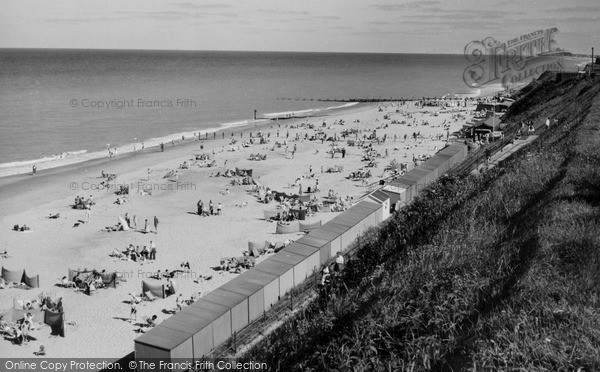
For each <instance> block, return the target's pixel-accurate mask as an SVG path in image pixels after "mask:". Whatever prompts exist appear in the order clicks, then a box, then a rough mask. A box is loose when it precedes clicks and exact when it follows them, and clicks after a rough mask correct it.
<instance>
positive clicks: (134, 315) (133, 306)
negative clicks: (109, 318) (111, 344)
mask: <svg viewBox="0 0 600 372" xmlns="http://www.w3.org/2000/svg"><path fill="white" fill-rule="evenodd" d="M132 319H133V321H134V322H137V304H136V303H135V300H131V312H130V314H129V322H131V320H132Z"/></svg>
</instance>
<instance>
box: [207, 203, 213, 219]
mask: <svg viewBox="0 0 600 372" xmlns="http://www.w3.org/2000/svg"><path fill="white" fill-rule="evenodd" d="M208 210H209V211H210V215H211V216H212V215H213V214H214V213H213V212H214V204H213V202H212V200H209V201H208Z"/></svg>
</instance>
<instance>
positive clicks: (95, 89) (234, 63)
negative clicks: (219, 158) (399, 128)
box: [0, 49, 472, 174]
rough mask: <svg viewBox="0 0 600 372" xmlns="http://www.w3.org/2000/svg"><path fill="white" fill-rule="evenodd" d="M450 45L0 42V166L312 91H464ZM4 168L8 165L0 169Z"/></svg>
mask: <svg viewBox="0 0 600 372" xmlns="http://www.w3.org/2000/svg"><path fill="white" fill-rule="evenodd" d="M467 65H468V63H467V62H466V60H465V59H464V57H463V56H461V55H424V54H354V53H352V54H346V53H286V52H211V51H197V52H196V51H181V52H179V51H123V50H26V49H17V50H15V49H4V50H0V86H2V89H0V169H4V170H5V172H4V174H6V170H10V168H11V167H17V166H23V165H27V164H33V163H36V162H40V161H43V160H40V159H42V158H44V157H45V159H46V160H48V159H50V156H51V155H52V154H62V153H67V152H68V153H70V154H71V155H70V156H74V154H75V155H76V154H91V153H94V154H102V155H97V156H106V154H107V151H106V149H107V147H109V146H110V147H111V148H114V147H119V148H120V149H121V148H128V147H132V146H133V144H136V143H137V145H136V146H137V147H138V148H139V147H140V143H141V142H146V143H152V140H153V139H154V142H156V141H157V140H168V139H170V138H171V137H172V136H175V135H178V136H179V138H180V137H181V134H182V133H188V134H189V133H193V132H202V133H204V132H211V131H214V130H217V129H219V128H224V127H228V126H230V127H231V126H238V125H244V124H248V123H251V122H252V120H253V116H254V110H257V116H258V117H259V118H260V117H262V118H265V117H273V116H274V115H275V113H278V114H281V115H285V114H286V113H291V112H293V113H295V114H296V115H304V114H310V113H313V114H314V113H316V112H317V113H318V111H315V110H319V109H324V108H330V107H333V106H340V105H343V103H338V102H320V101H318V99H352V98H388V97H393V98H400V97H403V98H412V97H416V98H418V97H434V96H436V97H440V96H443V95H448V94H452V93H472V91H471V90H470V89H469V88H468V87H467V86H466V85H465V83H464V82H463V80H462V74H463V71H464V69H465V68H466V66H467ZM8 173H10V172H8Z"/></svg>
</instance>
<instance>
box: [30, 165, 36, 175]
mask: <svg viewBox="0 0 600 372" xmlns="http://www.w3.org/2000/svg"><path fill="white" fill-rule="evenodd" d="M31 170H32V171H33V175H34V176H35V174H36V172H37V166H36V165H35V164H34V165H33V167H31Z"/></svg>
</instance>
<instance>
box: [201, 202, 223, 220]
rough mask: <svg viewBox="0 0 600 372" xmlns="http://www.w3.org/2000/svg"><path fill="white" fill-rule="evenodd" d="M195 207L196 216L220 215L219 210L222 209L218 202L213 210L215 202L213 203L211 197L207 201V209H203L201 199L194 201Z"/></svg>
mask: <svg viewBox="0 0 600 372" xmlns="http://www.w3.org/2000/svg"><path fill="white" fill-rule="evenodd" d="M196 208H197V214H198V216H214V215H221V212H222V210H223V206H222V205H221V203H220V202H219V203H217V208H216V211H215V204H214V203H213V201H212V199H211V200H209V202H208V209H204V202H203V201H202V199H200V200H198V203H196Z"/></svg>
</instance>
